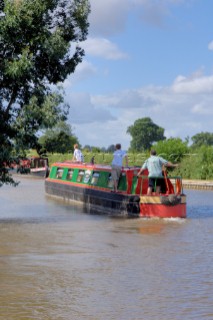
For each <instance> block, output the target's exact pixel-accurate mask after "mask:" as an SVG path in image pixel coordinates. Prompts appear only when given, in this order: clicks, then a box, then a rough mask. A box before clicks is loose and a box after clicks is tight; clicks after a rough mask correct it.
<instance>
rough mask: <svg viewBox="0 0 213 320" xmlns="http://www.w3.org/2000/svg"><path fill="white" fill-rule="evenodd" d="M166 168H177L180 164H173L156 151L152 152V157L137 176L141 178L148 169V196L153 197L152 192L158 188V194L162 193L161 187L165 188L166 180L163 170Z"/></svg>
mask: <svg viewBox="0 0 213 320" xmlns="http://www.w3.org/2000/svg"><path fill="white" fill-rule="evenodd" d="M163 166H165V167H177V166H178V164H173V163H171V162H169V161H168V160H165V159H164V158H162V157H159V156H157V152H156V151H155V150H153V149H152V150H151V151H150V157H149V158H148V159H147V160H146V161H145V162H144V164H143V165H142V167H141V169H140V170H139V172H138V174H137V176H138V177H139V176H140V175H141V173H142V172H143V171H144V170H145V169H148V171H149V175H148V177H149V186H148V190H147V195H152V191H153V190H154V189H155V188H156V190H155V191H156V194H158V193H160V190H161V186H163V183H164V180H163V179H162V178H163V174H162V170H163Z"/></svg>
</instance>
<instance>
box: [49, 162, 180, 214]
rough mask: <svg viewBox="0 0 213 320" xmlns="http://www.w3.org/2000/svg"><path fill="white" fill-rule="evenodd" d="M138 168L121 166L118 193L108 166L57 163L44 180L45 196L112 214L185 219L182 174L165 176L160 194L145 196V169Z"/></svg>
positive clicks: (91, 211)
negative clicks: (114, 188) (172, 176)
mask: <svg viewBox="0 0 213 320" xmlns="http://www.w3.org/2000/svg"><path fill="white" fill-rule="evenodd" d="M139 169H140V168H139V167H123V168H122V171H121V175H120V178H119V182H118V192H116V193H115V192H112V189H113V182H112V178H111V166H109V165H101V164H93V163H76V162H72V161H65V162H56V163H54V164H53V165H52V166H51V170H50V174H49V176H48V177H47V178H46V179H45V192H46V194H47V195H50V196H54V197H59V198H62V199H64V200H66V201H77V202H81V203H82V205H83V207H84V210H86V212H88V213H99V214H106V215H109V216H114V217H126V218H131V217H136V218H139V217H156V218H185V217H186V196H185V194H184V193H183V186H182V179H181V177H174V178H172V179H171V178H169V177H168V176H167V175H165V176H164V178H163V180H164V182H165V183H164V184H162V185H165V187H163V188H162V189H164V190H161V193H160V194H156V193H155V192H153V194H152V195H151V196H150V195H147V188H148V172H145V173H144V174H143V175H142V176H140V177H138V176H137V174H138V172H139Z"/></svg>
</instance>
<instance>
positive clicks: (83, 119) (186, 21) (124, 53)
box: [64, 0, 213, 149]
mask: <svg viewBox="0 0 213 320" xmlns="http://www.w3.org/2000/svg"><path fill="white" fill-rule="evenodd" d="M90 3H91V14H90V17H89V22H90V28H89V34H88V37H87V41H85V42H84V43H82V44H81V46H82V47H83V48H84V50H85V57H84V60H83V62H82V63H81V64H80V65H78V67H77V68H76V71H75V73H74V74H72V75H71V76H69V78H68V79H67V80H66V81H65V83H64V88H65V93H66V97H65V99H66V101H67V102H69V104H70V106H71V108H70V114H69V123H70V124H71V125H72V128H73V131H74V133H75V135H76V136H77V137H78V139H79V142H80V143H81V145H82V146H84V145H91V146H98V147H106V148H107V147H108V146H110V145H111V144H116V143H121V144H122V148H123V149H128V148H129V146H130V140H131V136H130V135H128V134H127V133H126V131H127V128H128V126H130V125H133V124H134V121H135V120H137V119H139V118H144V117H150V118H151V119H152V120H153V122H154V123H156V124H157V125H159V126H161V127H163V128H164V129H165V136H166V137H167V138H170V137H179V138H181V139H183V140H184V139H185V138H186V137H189V138H191V137H192V136H193V135H195V134H197V133H200V132H206V131H207V132H213V19H212V13H213V1H212V0H91V1H90Z"/></svg>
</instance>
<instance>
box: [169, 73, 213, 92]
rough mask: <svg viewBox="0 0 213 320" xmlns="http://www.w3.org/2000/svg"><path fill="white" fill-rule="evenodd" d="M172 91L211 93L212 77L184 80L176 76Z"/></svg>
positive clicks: (212, 90) (212, 86)
mask: <svg viewBox="0 0 213 320" xmlns="http://www.w3.org/2000/svg"><path fill="white" fill-rule="evenodd" d="M172 88H173V91H174V92H177V93H190V94H196V93H212V92H213V76H206V77H205V76H203V77H198V78H188V79H187V78H185V77H182V76H178V77H177V78H176V79H175V81H174V84H173V87H172Z"/></svg>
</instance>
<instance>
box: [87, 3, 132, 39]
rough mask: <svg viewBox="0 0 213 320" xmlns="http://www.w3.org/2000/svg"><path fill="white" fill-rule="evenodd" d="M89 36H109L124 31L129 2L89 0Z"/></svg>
mask: <svg viewBox="0 0 213 320" xmlns="http://www.w3.org/2000/svg"><path fill="white" fill-rule="evenodd" d="M90 3H91V14H90V17H89V22H90V30H89V34H92V35H98V36H99V35H101V36H109V35H114V34H118V33H120V32H122V31H123V30H124V29H125V25H126V20H127V16H128V13H129V6H130V5H129V0H90Z"/></svg>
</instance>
